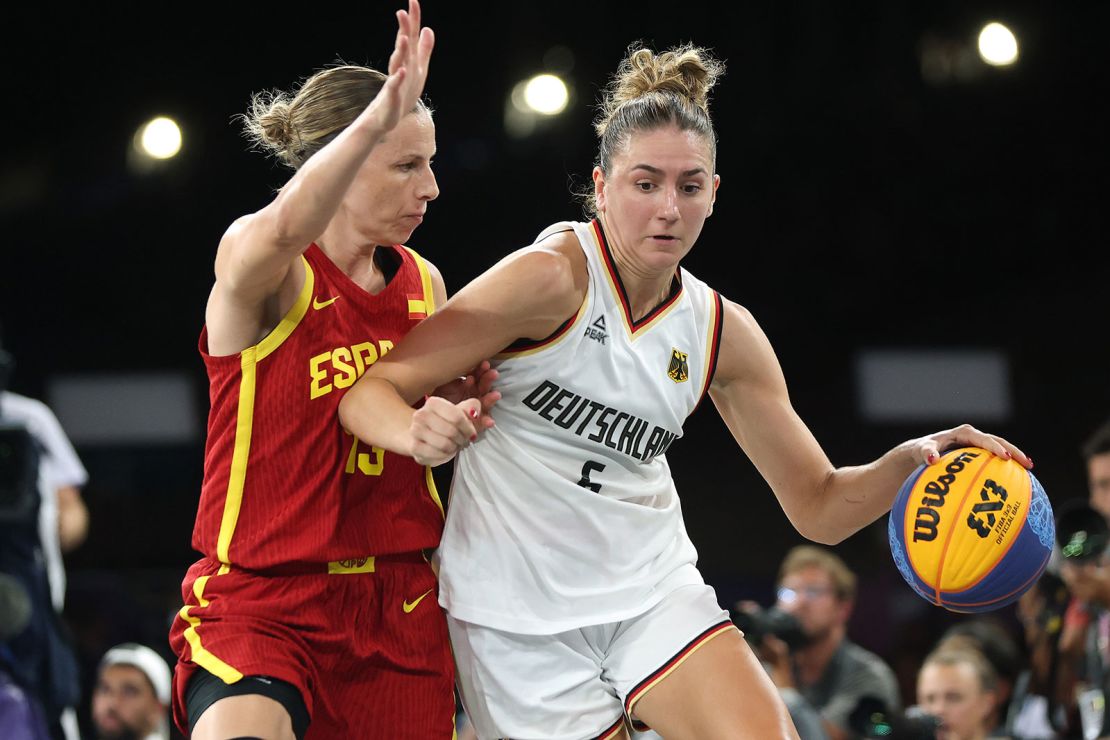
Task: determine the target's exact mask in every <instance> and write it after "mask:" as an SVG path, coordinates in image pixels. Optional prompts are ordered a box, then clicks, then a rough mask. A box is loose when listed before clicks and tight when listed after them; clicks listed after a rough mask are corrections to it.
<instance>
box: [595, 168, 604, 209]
mask: <svg viewBox="0 0 1110 740" xmlns="http://www.w3.org/2000/svg"><path fill="white" fill-rule="evenodd" d="M592 176H593V180H594V202H595V203H596V204H597V210H598V213H603V212H604V211H605V173H604V172H602V171H601V168H600V167H594V171H593V175H592Z"/></svg>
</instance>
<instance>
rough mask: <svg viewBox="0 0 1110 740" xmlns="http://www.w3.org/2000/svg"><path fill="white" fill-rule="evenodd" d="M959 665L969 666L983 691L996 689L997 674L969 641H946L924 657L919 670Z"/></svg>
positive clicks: (954, 639)
mask: <svg viewBox="0 0 1110 740" xmlns="http://www.w3.org/2000/svg"><path fill="white" fill-rule="evenodd" d="M961 663H962V664H964V665H968V666H970V667H971V669H972V670H973V671H974V672H975V676H976V678H978V679H979V687H980V689H982V690H983V691H994V690H995V689H996V688H997V687H998V673H997V672H996V671H995V670H994V667H993V666H992V665H991V664H990V661H989V660H987V659H986V658H985V657H983V654H982V653H981V652H979V651H978V650H976V649H975V647H974V643H973V642H972V641H971V640H970V639H959V638H950V639H949V640H946V641H945V644H943V645H942V646H941V647H939V648H937V649H936V650H934V651H933V652H931V653H929V655H927V656H926V657H925V660H924V662H922V664H921V670H922V671H923V670H925V667H926V666H929V665H942V666H955V665H960V664H961Z"/></svg>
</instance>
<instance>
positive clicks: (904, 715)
mask: <svg viewBox="0 0 1110 740" xmlns="http://www.w3.org/2000/svg"><path fill="white" fill-rule="evenodd" d="M939 726H940V720H939V719H938V718H937V717H934V716H933V715H931V714H926V713H925V712H924V711H923V710H922V709H921V708H920V707H910V708H909V709H907V710H906V711H905V712H892V711H890V710H889V709H888V708H887V706H886V703H885V702H883V700H882V699H879V698H877V697H874V696H864V697H862V698H861V699H860V700H859V703H857V704H856V708H855V709H853V710H852V713H851V714H850V715H848V727H849V728H851V730H852V731H853V732H855V733H857V734H859V735H860V737H865V738H893V739H894V740H934V738H935V737H936V736H937V727H939Z"/></svg>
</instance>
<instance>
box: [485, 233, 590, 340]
mask: <svg viewBox="0 0 1110 740" xmlns="http://www.w3.org/2000/svg"><path fill="white" fill-rule="evenodd" d="M483 277H488V278H491V279H493V280H495V281H496V282H497V283H498V284H499V285H500V286H501V287H502V288H503V289H505V288H507V289H508V290H509V291H510V292H511V293H513V294H515V295H516V296H517V301H518V302H519V304H518V305H522V306H529V307H531V308H532V309H533V310H535V311H538V312H539V313H542V314H548V313H550V314H553V315H558V316H561V317H562V318H564V319H565V318H566V316H567V315H569V314H570V313H573V312H575V311H577V310H578V307H579V306H580V305H581V303H582V300H583V299H584V298H585V295H586V286H587V284H588V271H587V269H586V258H585V255H583V254H582V248H581V247H580V246H579V244H578V239H577V237H576V236H575V235H574V232H573V231H571V232H567V233H557V234H553V235H551V236H549V237H548V238H546V239H544V240H542V241H541V242H538V243H536V244H532V245H530V246H527V247H524V248H523V249H518V250H517V251H515V252H513V253H511V254H509V255H508V256H507V257H505V258H504V259H502V260H501V261H500V262H499V263H498V264H496V265H495V266H494V267H493V268H492V269H490V271H489V272H487V273H486V275H485V276H483Z"/></svg>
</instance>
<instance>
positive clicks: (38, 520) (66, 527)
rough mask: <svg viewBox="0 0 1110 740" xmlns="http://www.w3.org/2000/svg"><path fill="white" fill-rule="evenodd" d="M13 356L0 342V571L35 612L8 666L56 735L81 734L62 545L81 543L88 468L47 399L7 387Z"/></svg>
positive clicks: (15, 640) (10, 650)
mask: <svg viewBox="0 0 1110 740" xmlns="http://www.w3.org/2000/svg"><path fill="white" fill-rule="evenodd" d="M13 366H14V362H13V360H12V357H11V355H9V354H8V353H7V352H5V351H4V349H3V347H2V346H0V572H2V573H4V574H7V575H9V576H11V577H13V578H14V579H15V580H16V581H17V582H18V583H19V584H20V586H21V587H22V588H23V590H24V591H25V593H26V595H27V598H28V599H29V602H30V607H31V618H30V620H29V622H28V625H27V627H26V628H25V629H23V630H22V631H20V632H19V633H18V634H13V635H12V636H11V637H10V638H9V639H7V640H5V641H4V644H3V668H4V670H5V671H6V672H7V673H8V675H10V676H11V678H12V680H13V681H14V682H15V683H16V684H17V685H18V686H20V687H21V688H22V689H23V690H24V691H25V692H26V693H27V694H28V695H29V696H30V697H31V698H32V699H33V700H34V701H35V702H37V703H38V705H39V706H40V707H41V710H42V712H43V715H44V716H45V717H46V719H47V722H48V723H49V724H50V725H51V730H52V733H53V735H54V737H64V738H76V737H78V730H77V721H76V715H75V713H74V711H73V709H72V707H73V706H74V705H75V704H76V703H77V700H78V699H79V697H80V689H79V686H78V669H77V663H76V659H75V656H74V654H73V650H72V648H71V647H70V645H69V644H68V641H67V640H66V639H65V638H64V637H63V635H64V634H65V630H64V628H63V627H62V624H61V619H60V611H61V608H62V603H63V598H64V594H65V572H64V570H63V566H62V549H63V547H67V548H71V547H74V546H76V545H77V544H79V543H80V542H81V541H83V539H84V536H85V533H86V531H87V527H88V513H87V510H86V509H85V505H84V502H83V501H82V500H81V496H80V493H79V488H80V486H82V485H84V483H85V481H86V478H87V474H86V473H85V469H84V467H83V466H82V465H81V462H80V460H79V459H78V458H77V454H76V453H75V452H74V450H73V446H72V445H71V444H70V443H69V440H68V439H67V438H66V436H65V433H64V432H63V431H62V428H61V425H60V424H59V423H58V420H57V418H55V416H54V414H53V413H51V411H50V409H48V408H47V407H46V405H45V404H42V403H40V402H39V401H35V400H33V399H30V398H26V397H24V396H20V395H18V394H15V393H11V392H9V391H8V390H7V381H8V377H9V375H10V373H11V370H12V367H13Z"/></svg>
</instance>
